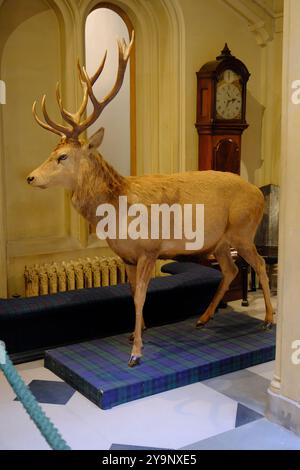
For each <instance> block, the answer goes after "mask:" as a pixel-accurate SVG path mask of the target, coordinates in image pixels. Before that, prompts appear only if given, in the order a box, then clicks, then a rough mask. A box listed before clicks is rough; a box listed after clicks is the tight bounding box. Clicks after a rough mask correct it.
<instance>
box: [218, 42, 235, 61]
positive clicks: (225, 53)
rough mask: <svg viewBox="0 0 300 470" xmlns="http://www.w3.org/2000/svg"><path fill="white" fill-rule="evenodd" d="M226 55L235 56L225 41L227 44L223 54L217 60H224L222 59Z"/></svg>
mask: <svg viewBox="0 0 300 470" xmlns="http://www.w3.org/2000/svg"><path fill="white" fill-rule="evenodd" d="M226 57H233V55H232V54H231V50H230V49H229V47H228V44H227V42H225V46H224V48H223V50H222V52H221V55H219V56H218V57H217V60H222V59H225V58H226Z"/></svg>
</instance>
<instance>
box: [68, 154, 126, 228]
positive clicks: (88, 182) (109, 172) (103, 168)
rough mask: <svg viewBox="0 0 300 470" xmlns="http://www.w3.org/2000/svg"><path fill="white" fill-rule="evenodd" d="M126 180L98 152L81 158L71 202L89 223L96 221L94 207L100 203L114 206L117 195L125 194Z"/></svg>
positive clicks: (116, 202)
mask: <svg viewBox="0 0 300 470" xmlns="http://www.w3.org/2000/svg"><path fill="white" fill-rule="evenodd" d="M126 192H127V181H126V178H124V177H123V176H121V175H120V174H119V173H118V172H117V171H116V170H115V169H114V168H113V167H112V166H111V165H109V163H107V162H106V161H105V160H104V159H103V158H102V157H101V156H100V155H99V154H98V153H94V152H93V153H92V154H90V155H88V156H87V157H85V158H84V159H82V161H81V163H80V169H79V174H78V179H77V183H76V186H75V189H74V191H73V194H72V204H73V205H74V207H75V209H76V210H78V211H79V212H80V214H81V215H82V216H83V217H85V218H86V219H87V220H88V221H89V222H90V223H91V224H93V225H95V224H96V223H97V219H96V209H97V207H98V206H99V205H100V204H105V203H110V204H113V205H114V206H116V205H117V204H118V200H119V196H122V195H126Z"/></svg>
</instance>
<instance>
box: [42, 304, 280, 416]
mask: <svg viewBox="0 0 300 470" xmlns="http://www.w3.org/2000/svg"><path fill="white" fill-rule="evenodd" d="M195 320H196V318H195V319H191V318H190V319H188V320H184V321H181V322H177V323H173V324H169V325H164V326H159V327H155V328H151V329H150V330H147V332H146V334H145V337H144V346H145V349H144V352H145V358H143V359H142V362H141V364H140V366H138V367H135V368H133V369H130V368H128V366H127V361H128V358H129V352H130V347H131V346H130V344H129V341H128V335H127V334H125V335H124V334H123V335H118V336H113V337H110V338H104V339H100V340H94V341H89V342H86V343H80V344H75V345H71V346H67V347H62V348H58V349H56V350H51V351H47V352H46V356H45V366H46V367H47V368H49V369H50V370H52V371H53V372H54V373H55V374H57V375H58V376H59V377H61V378H62V379H63V380H65V381H66V382H67V383H69V385H71V386H72V387H74V388H75V389H77V390H78V391H79V392H80V393H82V394H83V395H85V396H86V397H87V398H88V399H90V400H91V401H92V402H94V403H95V404H96V405H98V406H99V407H100V408H102V409H109V408H111V407H113V406H116V405H120V404H122V403H126V402H129V401H131V400H135V399H138V398H142V397H146V396H148V395H153V394H155V393H160V392H163V391H166V390H170V389H173V388H176V387H181V386H184V385H188V384H191V383H194V382H198V381H202V380H205V379H209V378H212V377H216V376H219V375H222V374H227V373H229V372H233V371H236V370H239V369H243V368H246V367H250V366H253V365H256V364H260V363H262V362H267V361H271V360H273V359H274V357H275V328H274V329H273V330H271V331H264V330H263V329H262V322H261V321H260V320H257V319H255V318H252V317H249V316H247V315H245V314H241V313H235V312H230V313H226V314H221V313H219V314H217V315H216V316H215V318H214V320H212V321H211V322H210V323H209V325H208V326H207V327H206V328H204V329H202V330H196V329H195V327H194V322H195Z"/></svg>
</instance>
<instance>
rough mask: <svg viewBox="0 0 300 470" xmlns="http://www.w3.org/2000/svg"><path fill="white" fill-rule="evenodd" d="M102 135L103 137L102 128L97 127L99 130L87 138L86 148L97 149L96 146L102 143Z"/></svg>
mask: <svg viewBox="0 0 300 470" xmlns="http://www.w3.org/2000/svg"><path fill="white" fill-rule="evenodd" d="M103 137H104V128H103V127H101V129H99V131H97V132H95V134H93V135H92V136H91V137H90V138H89V141H88V148H89V149H97V148H98V147H100V145H101V144H102V140H103Z"/></svg>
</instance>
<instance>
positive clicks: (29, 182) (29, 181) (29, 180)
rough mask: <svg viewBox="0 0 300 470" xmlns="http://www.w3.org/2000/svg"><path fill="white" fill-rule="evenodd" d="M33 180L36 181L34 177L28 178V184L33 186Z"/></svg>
mask: <svg viewBox="0 0 300 470" xmlns="http://www.w3.org/2000/svg"><path fill="white" fill-rule="evenodd" d="M33 180H34V176H28V178H27V183H28V184H31V183H32V181H33Z"/></svg>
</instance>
